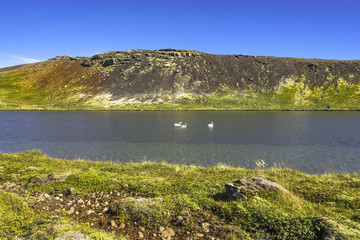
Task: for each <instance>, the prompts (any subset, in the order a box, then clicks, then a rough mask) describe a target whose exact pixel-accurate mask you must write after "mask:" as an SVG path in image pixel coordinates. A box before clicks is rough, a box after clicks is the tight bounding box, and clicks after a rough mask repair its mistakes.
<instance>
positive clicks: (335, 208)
mask: <svg viewBox="0 0 360 240" xmlns="http://www.w3.org/2000/svg"><path fill="white" fill-rule="evenodd" d="M49 175H52V176H56V177H57V178H58V179H62V180H59V181H52V182H44V183H43V184H36V183H37V182H41V179H46V178H48V176H49ZM245 176H246V177H249V176H263V177H266V178H269V179H271V180H273V181H275V182H277V183H279V184H281V185H282V186H284V187H285V188H287V189H288V190H289V191H290V193H282V192H265V193H259V194H255V195H254V196H251V197H249V198H248V199H240V200H237V201H228V200H227V198H226V196H225V188H224V185H225V184H226V183H229V182H233V181H235V180H238V179H240V178H242V177H245ZM5 182H12V183H15V184H18V185H20V186H22V187H24V188H25V187H26V191H25V194H23V195H22V196H19V195H16V194H13V193H8V192H4V191H0V206H1V208H0V210H1V214H2V216H6V217H5V218H4V217H1V218H0V219H1V220H0V231H1V232H2V234H3V235H4V234H8V235H9V236H10V235H11V236H15V235H16V236H20V237H21V236H27V235H29V234H34V232H33V229H38V232H41V231H42V232H43V234H44V236H47V237H48V238H49V239H51V238H52V236H53V235H54V233H51V232H48V233H47V232H46V231H45V230H41V229H39V225H38V221H39V219H46V218H45V217H44V216H41V215H39V213H37V212H36V211H34V210H33V209H32V208H31V207H29V201H30V200H29V199H31V198H30V197H31V196H33V195H34V194H36V193H44V192H45V193H48V194H50V195H58V194H59V193H62V192H64V191H65V190H66V189H68V188H74V189H75V192H76V194H77V196H78V197H87V196H90V195H91V194H92V193H94V192H110V191H115V190H117V191H121V192H122V193H126V194H127V195H128V196H134V195H140V196H141V197H143V198H145V199H150V200H149V202H146V203H144V205H143V206H138V205H134V204H131V203H129V202H121V201H119V202H118V203H117V205H114V206H113V208H112V211H113V212H114V213H115V214H116V215H117V221H120V222H131V223H134V222H136V223H137V224H138V225H141V226H143V227H145V228H147V229H157V228H158V227H159V226H170V225H171V224H173V223H172V221H173V219H174V218H175V217H176V216H178V215H179V214H181V213H182V212H184V211H187V212H189V213H190V215H191V216H192V219H190V220H189V221H190V222H193V223H197V224H195V225H191V224H190V223H189V224H190V225H189V226H187V225H183V226H182V228H189V229H191V228H195V226H198V225H199V224H200V223H201V221H204V219H208V220H207V221H208V222H209V223H210V224H213V225H214V226H215V225H216V223H215V222H213V221H215V220H214V219H217V221H220V222H221V224H218V225H219V227H220V226H222V227H224V226H226V227H227V229H232V231H230V232H229V233H227V234H226V235H225V236H224V238H227V239H233V238H234V239H242V238H243V239H320V238H322V237H324V236H326V235H331V236H333V237H337V239H360V230H359V229H360V197H359V196H360V175H359V174H358V173H352V174H350V173H348V174H324V175H309V174H305V173H302V172H298V171H295V170H291V169H281V168H268V169H242V168H233V167H227V166H223V165H219V166H214V167H198V166H187V165H176V164H165V163H162V164H159V163H152V162H143V163H127V164H115V163H110V162H109V163H104V162H91V161H82V160H78V161H69V160H61V159H53V158H50V157H48V156H46V155H44V154H42V153H41V152H38V151H29V152H23V153H16V154H0V185H1V184H3V183H5ZM139 216H140V217H139ZM49 217H50V216H48V217H47V219H49ZM63 221H70V220H68V218H65V220H63ZM198 223H199V224H198ZM34 226H35V227H34ZM171 226H172V227H173V228H176V227H177V226H175V225H171ZM214 228H215V227H214ZM77 229H79V231H82V232H86V233H88V234H89V232H91V231H93V232H92V234H93V235H91V236H94V237H93V238H94V239H96V238H98V239H101V238H103V237H104V234H110V233H103V232H96V231H97V230H94V229H92V230H89V229H88V230H86V228H82V227H78V228H77ZM180 230H181V228H179V229H178V231H180ZM94 231H95V232H94ZM234 232H235V233H234ZM46 234H48V235H46ZM101 234H103V235H101ZM110 235H111V234H110ZM115 235H116V234H115ZM115 235H112V236H113V237H115ZM95 236H101V237H95ZM107 236H109V235H107ZM117 237H120V236H119V235H118V236H117ZM133 237H134V236H133ZM104 238H105V237H104ZM131 238H132V237H131V236H130V239H131Z"/></svg>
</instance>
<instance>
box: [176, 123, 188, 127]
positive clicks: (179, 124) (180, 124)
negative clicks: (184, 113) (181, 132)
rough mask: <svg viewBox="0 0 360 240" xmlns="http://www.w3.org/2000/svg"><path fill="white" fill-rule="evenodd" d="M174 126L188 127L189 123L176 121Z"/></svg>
mask: <svg viewBox="0 0 360 240" xmlns="http://www.w3.org/2000/svg"><path fill="white" fill-rule="evenodd" d="M174 126H175V127H181V128H186V127H187V123H185V124H182V122H179V123H175V124H174Z"/></svg>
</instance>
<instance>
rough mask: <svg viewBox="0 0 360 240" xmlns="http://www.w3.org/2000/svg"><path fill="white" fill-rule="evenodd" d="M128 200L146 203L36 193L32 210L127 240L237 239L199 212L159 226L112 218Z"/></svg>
mask: <svg viewBox="0 0 360 240" xmlns="http://www.w3.org/2000/svg"><path fill="white" fill-rule="evenodd" d="M130 198H132V199H135V200H140V201H150V200H146V198H142V197H141V196H139V195H137V196H128V195H127V194H126V193H124V192H119V191H110V192H93V193H91V194H90V195H89V196H88V197H86V198H81V197H78V196H76V195H73V194H70V195H68V196H66V195H65V194H59V195H48V194H46V193H36V194H35V195H34V196H33V199H34V204H33V208H35V209H36V210H37V211H40V212H46V213H49V214H53V215H62V214H65V215H67V216H68V217H69V218H71V219H73V220H76V221H78V222H81V223H85V224H87V225H89V226H90V227H92V228H96V229H101V230H105V231H107V232H111V233H115V234H117V235H119V236H127V237H128V238H129V239H217V238H220V239H226V235H227V234H228V233H232V234H233V235H234V233H235V235H236V234H238V235H240V231H237V230H235V229H233V228H228V227H226V224H225V222H224V221H222V220H221V219H219V218H218V217H217V216H215V215H209V214H205V213H203V212H202V211H200V210H199V211H197V212H195V213H193V212H192V213H190V212H188V211H186V210H184V211H182V212H180V213H179V214H178V215H177V216H170V215H169V217H168V219H169V221H167V223H166V224H163V225H159V224H158V223H156V222H153V223H151V222H150V223H149V222H148V223H147V224H142V223H141V221H136V220H133V219H130V220H126V219H122V217H123V216H121V214H120V215H118V214H114V212H113V211H111V210H110V209H111V207H112V206H114V205H115V204H116V203H119V202H121V201H122V200H124V199H125V201H126V200H127V199H130ZM139 217H140V216H139Z"/></svg>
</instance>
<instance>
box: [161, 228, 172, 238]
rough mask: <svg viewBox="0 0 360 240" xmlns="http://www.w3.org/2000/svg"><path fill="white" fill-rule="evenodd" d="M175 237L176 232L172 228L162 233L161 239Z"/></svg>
mask: <svg viewBox="0 0 360 240" xmlns="http://www.w3.org/2000/svg"><path fill="white" fill-rule="evenodd" d="M173 236H175V232H174V230H173V229H172V228H166V229H165V230H164V231H162V232H161V237H163V238H168V237H173Z"/></svg>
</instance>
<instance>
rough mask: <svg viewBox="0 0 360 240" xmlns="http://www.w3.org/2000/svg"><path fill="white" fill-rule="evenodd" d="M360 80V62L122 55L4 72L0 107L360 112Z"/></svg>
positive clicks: (58, 60) (166, 52)
mask: <svg viewBox="0 0 360 240" xmlns="http://www.w3.org/2000/svg"><path fill="white" fill-rule="evenodd" d="M359 81H360V61H339V60H322V59H296V58H278V57H259V56H245V55H214V54H206V53H202V52H197V51H190V50H175V49H161V50H157V51H150V50H130V51H116V52H107V53H103V54H98V55H95V56H92V57H68V56H62V57H55V58H52V59H49V60H47V61H44V62H39V63H34V64H26V65H20V66H14V67H10V68H3V69H0V93H1V95H0V109H53V110H56V109H59V110H62V109H115V110H359V109H360V95H359V94H360V83H359Z"/></svg>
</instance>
